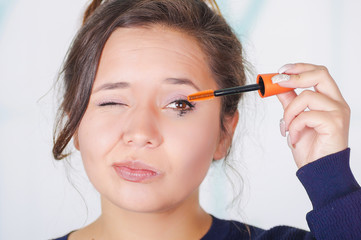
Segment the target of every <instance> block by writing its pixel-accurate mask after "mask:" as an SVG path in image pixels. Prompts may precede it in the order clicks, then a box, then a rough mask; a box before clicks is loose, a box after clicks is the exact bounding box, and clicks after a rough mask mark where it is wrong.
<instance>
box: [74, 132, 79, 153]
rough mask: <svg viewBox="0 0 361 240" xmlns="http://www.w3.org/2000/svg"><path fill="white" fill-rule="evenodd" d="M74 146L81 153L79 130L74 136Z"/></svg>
mask: <svg viewBox="0 0 361 240" xmlns="http://www.w3.org/2000/svg"><path fill="white" fill-rule="evenodd" d="M73 144H74V147H75V148H76V149H77V150H78V151H79V137H78V130H76V131H75V133H74V135H73Z"/></svg>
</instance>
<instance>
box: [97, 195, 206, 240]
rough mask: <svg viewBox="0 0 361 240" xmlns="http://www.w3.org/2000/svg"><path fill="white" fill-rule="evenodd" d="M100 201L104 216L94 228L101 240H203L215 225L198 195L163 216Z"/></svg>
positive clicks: (161, 213) (159, 213)
mask: <svg viewBox="0 0 361 240" xmlns="http://www.w3.org/2000/svg"><path fill="white" fill-rule="evenodd" d="M101 201H102V215H101V216H100V217H99V218H98V219H97V220H96V222H94V223H93V224H92V225H93V226H96V229H97V230H96V231H95V232H97V233H98V234H96V235H98V236H99V239H149V240H151V239H157V240H158V239H174V240H177V239H200V238H202V237H203V236H204V235H205V234H206V232H207V231H208V230H209V228H210V226H211V223H212V218H211V216H210V215H209V214H207V213H206V212H205V211H204V210H203V209H202V208H201V207H200V205H199V199H198V191H196V192H194V193H193V194H192V195H191V196H190V197H189V198H188V199H186V200H185V201H184V202H182V203H180V204H178V205H177V206H175V207H173V208H171V209H168V210H164V211H161V212H151V213H139V212H132V211H127V210H124V209H121V208H119V207H118V206H116V205H114V204H112V203H111V202H109V201H108V200H107V199H104V198H102V199H101ZM96 239H97V238H96Z"/></svg>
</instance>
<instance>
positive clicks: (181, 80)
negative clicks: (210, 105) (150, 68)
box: [164, 78, 201, 91]
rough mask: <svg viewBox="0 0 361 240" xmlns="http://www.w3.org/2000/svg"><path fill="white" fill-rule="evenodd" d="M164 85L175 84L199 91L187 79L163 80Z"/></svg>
mask: <svg viewBox="0 0 361 240" xmlns="http://www.w3.org/2000/svg"><path fill="white" fill-rule="evenodd" d="M164 83H168V84H176V85H189V86H191V87H193V88H195V89H196V90H197V91H200V90H201V89H200V88H199V87H198V86H197V85H196V84H195V83H194V82H193V81H192V80H190V79H187V78H167V79H165V80H164Z"/></svg>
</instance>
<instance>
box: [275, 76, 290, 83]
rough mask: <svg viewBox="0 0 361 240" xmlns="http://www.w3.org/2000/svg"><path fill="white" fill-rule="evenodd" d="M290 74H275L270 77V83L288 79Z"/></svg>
mask: <svg viewBox="0 0 361 240" xmlns="http://www.w3.org/2000/svg"><path fill="white" fill-rule="evenodd" d="M290 78H291V77H290V76H289V75H287V74H277V75H275V76H273V77H272V78H271V80H272V83H274V84H275V83H279V82H285V81H288V80H290Z"/></svg>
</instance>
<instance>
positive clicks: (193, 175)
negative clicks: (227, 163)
mask: <svg viewBox="0 0 361 240" xmlns="http://www.w3.org/2000/svg"><path fill="white" fill-rule="evenodd" d="M212 112H213V113H214V112H215V113H217V112H218V111H217V109H213V110H212ZM212 112H211V113H210V114H199V115H198V114H197V116H196V117H194V118H192V120H191V121H187V124H185V125H183V126H182V127H180V126H179V127H177V128H174V127H169V128H168V129H165V131H164V132H167V133H168V134H167V136H165V139H166V141H165V143H166V149H167V152H168V156H173V157H174V158H176V159H175V160H174V163H173V166H172V167H173V170H174V171H175V172H177V173H178V174H180V175H182V179H183V180H184V181H194V182H197V184H198V183H199V182H201V181H202V180H203V178H204V177H205V175H206V173H207V171H208V169H209V166H210V164H211V163H212V159H213V154H214V152H215V150H216V147H217V144H218V141H219V135H220V127H219V116H218V115H217V114H213V113H212ZM212 115H214V116H213V117H210V116H212ZM175 168H176V169H175Z"/></svg>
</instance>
